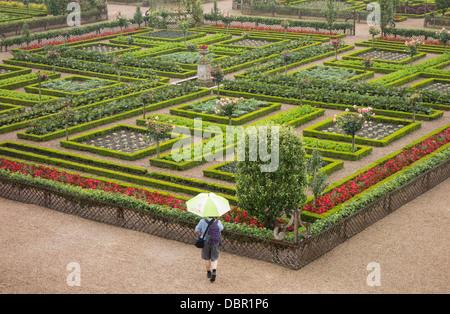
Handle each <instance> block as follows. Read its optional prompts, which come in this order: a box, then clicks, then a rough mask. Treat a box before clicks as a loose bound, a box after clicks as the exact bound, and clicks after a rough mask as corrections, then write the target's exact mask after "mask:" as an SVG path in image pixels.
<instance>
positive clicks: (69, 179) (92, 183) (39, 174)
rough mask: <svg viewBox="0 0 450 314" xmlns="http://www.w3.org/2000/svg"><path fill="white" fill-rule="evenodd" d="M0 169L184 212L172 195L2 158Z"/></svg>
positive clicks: (183, 203) (182, 205)
mask: <svg viewBox="0 0 450 314" xmlns="http://www.w3.org/2000/svg"><path fill="white" fill-rule="evenodd" d="M0 169H5V170H8V171H11V172H20V173H23V174H26V175H29V176H31V177H34V178H42V179H46V180H52V181H57V182H61V183H65V184H70V185H72V186H79V187H81V188H83V189H91V190H102V191H105V192H111V193H120V194H125V195H128V196H132V197H135V198H137V199H143V200H146V201H147V203H149V204H158V205H165V206H169V207H172V208H180V209H181V210H186V204H185V202H184V201H183V200H180V199H177V198H174V197H173V196H172V195H163V194H160V193H158V192H154V193H152V192H149V191H146V190H143V189H136V188H133V187H123V186H120V185H118V184H116V183H112V182H105V181H101V180H95V179H89V178H83V177H81V176H80V175H73V174H68V173H66V172H62V171H59V170H57V169H55V168H50V167H46V166H34V165H31V164H26V163H19V162H15V161H10V160H7V159H6V158H4V159H3V160H2V161H1V162H0Z"/></svg>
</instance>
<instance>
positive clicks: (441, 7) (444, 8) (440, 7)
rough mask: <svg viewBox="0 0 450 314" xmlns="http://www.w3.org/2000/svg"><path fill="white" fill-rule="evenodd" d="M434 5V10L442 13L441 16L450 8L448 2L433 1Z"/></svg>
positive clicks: (443, 0) (444, 0)
mask: <svg viewBox="0 0 450 314" xmlns="http://www.w3.org/2000/svg"><path fill="white" fill-rule="evenodd" d="M434 4H435V5H436V10H438V11H439V10H441V11H442V16H445V13H446V12H447V10H448V8H450V1H449V0H434Z"/></svg>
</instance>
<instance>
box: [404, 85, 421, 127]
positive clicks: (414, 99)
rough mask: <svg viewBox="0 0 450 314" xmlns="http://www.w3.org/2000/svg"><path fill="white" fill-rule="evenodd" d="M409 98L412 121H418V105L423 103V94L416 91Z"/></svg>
mask: <svg viewBox="0 0 450 314" xmlns="http://www.w3.org/2000/svg"><path fill="white" fill-rule="evenodd" d="M407 99H408V103H409V105H410V106H411V109H412V121H413V122H416V111H417V107H418V106H419V105H420V104H421V103H422V95H421V94H419V92H418V91H415V92H414V93H412V95H410V96H408V98H407Z"/></svg>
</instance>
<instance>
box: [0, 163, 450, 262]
mask: <svg viewBox="0 0 450 314" xmlns="http://www.w3.org/2000/svg"><path fill="white" fill-rule="evenodd" d="M449 174H450V160H447V161H446V162H444V163H442V164H440V165H438V166H436V167H435V168H433V169H431V170H429V171H427V172H426V173H424V174H422V175H421V176H418V177H417V178H415V179H414V180H413V181H411V182H409V183H408V184H406V185H404V186H402V187H401V188H399V189H397V190H394V191H392V192H390V193H389V194H387V195H386V196H385V197H382V198H381V199H378V200H377V201H375V202H373V203H372V204H370V205H369V206H367V207H365V208H363V209H362V210H360V211H358V212H356V213H354V214H353V215H351V216H348V217H347V218H345V219H344V220H342V221H340V222H338V223H336V224H335V225H333V226H331V227H330V228H328V229H326V230H324V231H322V232H320V233H318V234H315V235H313V236H310V237H308V238H306V239H303V240H301V241H300V242H299V243H298V244H293V243H290V242H285V241H277V240H269V239H261V238H256V237H252V236H248V235H244V234H240V233H236V232H232V231H229V230H224V231H223V233H222V235H223V242H222V247H221V249H222V251H225V252H228V253H232V254H237V255H240V256H245V257H249V258H253V259H258V260H263V261H266V262H271V263H275V264H278V265H281V266H284V267H288V268H291V269H300V268H301V267H303V266H305V265H306V264H308V263H310V262H311V261H313V260H315V259H316V258H318V257H320V256H321V255H323V254H325V253H326V252H328V251H330V250H331V249H333V248H335V247H336V246H338V245H339V244H341V243H343V242H344V241H346V240H347V239H349V238H350V237H352V236H354V235H356V234H357V233H359V232H361V231H362V230H364V229H365V228H367V227H368V226H370V225H371V224H373V223H375V222H376V221H378V220H380V219H381V218H383V217H385V216H386V215H389V214H390V213H391V212H393V211H395V210H396V209H398V208H400V207H401V206H403V205H405V204H406V203H408V202H410V201H411V200H413V199H414V198H416V197H418V196H419V195H421V194H423V193H424V192H426V191H428V190H429V189H431V188H433V187H435V186H436V185H438V184H439V183H441V182H443V181H444V180H446V179H447V178H448V177H449ZM0 197H3V198H7V199H11V200H15V201H20V202H24V203H29V204H35V205H39V206H44V207H47V208H50V209H53V210H56V211H59V212H63V213H67V214H72V215H77V216H79V217H82V218H86V219H90V220H94V221H98V222H102V223H107V224H111V225H114V226H118V227H123V228H127V229H132V230H136V231H140V232H146V233H149V234H152V235H155V236H159V237H163V238H166V239H171V240H176V241H180V242H184V243H189V244H192V243H193V242H194V240H195V238H196V233H195V231H194V228H195V225H196V223H194V222H190V221H185V220H181V219H174V218H168V217H166V216H163V215H158V214H154V213H147V212H146V213H143V212H140V211H136V210H134V209H132V208H127V207H124V206H119V205H117V204H111V203H105V202H100V201H94V200H92V199H87V198H81V197H79V196H75V195H71V194H67V193H63V192H59V191H54V190H50V189H48V188H45V187H41V186H37V185H31V184H27V183H23V182H19V181H15V180H11V179H7V178H4V177H0ZM399 227H400V226H399Z"/></svg>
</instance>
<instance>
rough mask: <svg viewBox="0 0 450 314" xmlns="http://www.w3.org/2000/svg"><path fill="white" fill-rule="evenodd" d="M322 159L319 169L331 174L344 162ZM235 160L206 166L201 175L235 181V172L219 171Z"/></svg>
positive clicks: (342, 165) (341, 166)
mask: <svg viewBox="0 0 450 314" xmlns="http://www.w3.org/2000/svg"><path fill="white" fill-rule="evenodd" d="M306 157H307V158H310V157H311V156H310V155H306ZM322 160H323V161H325V162H327V163H328V164H327V165H326V166H325V167H322V168H321V169H320V171H321V172H322V173H324V174H327V175H329V174H331V173H333V172H335V171H337V170H340V169H342V168H343V167H344V162H343V161H340V160H335V159H330V158H322ZM232 162H235V161H225V162H223V163H220V164H217V165H214V166H212V167H209V168H206V169H204V170H203V175H204V176H205V177H210V178H214V179H219V180H223V181H229V182H235V179H236V174H234V173H231V172H226V171H221V170H220V168H222V167H224V166H226V165H227V164H230V163H232Z"/></svg>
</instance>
